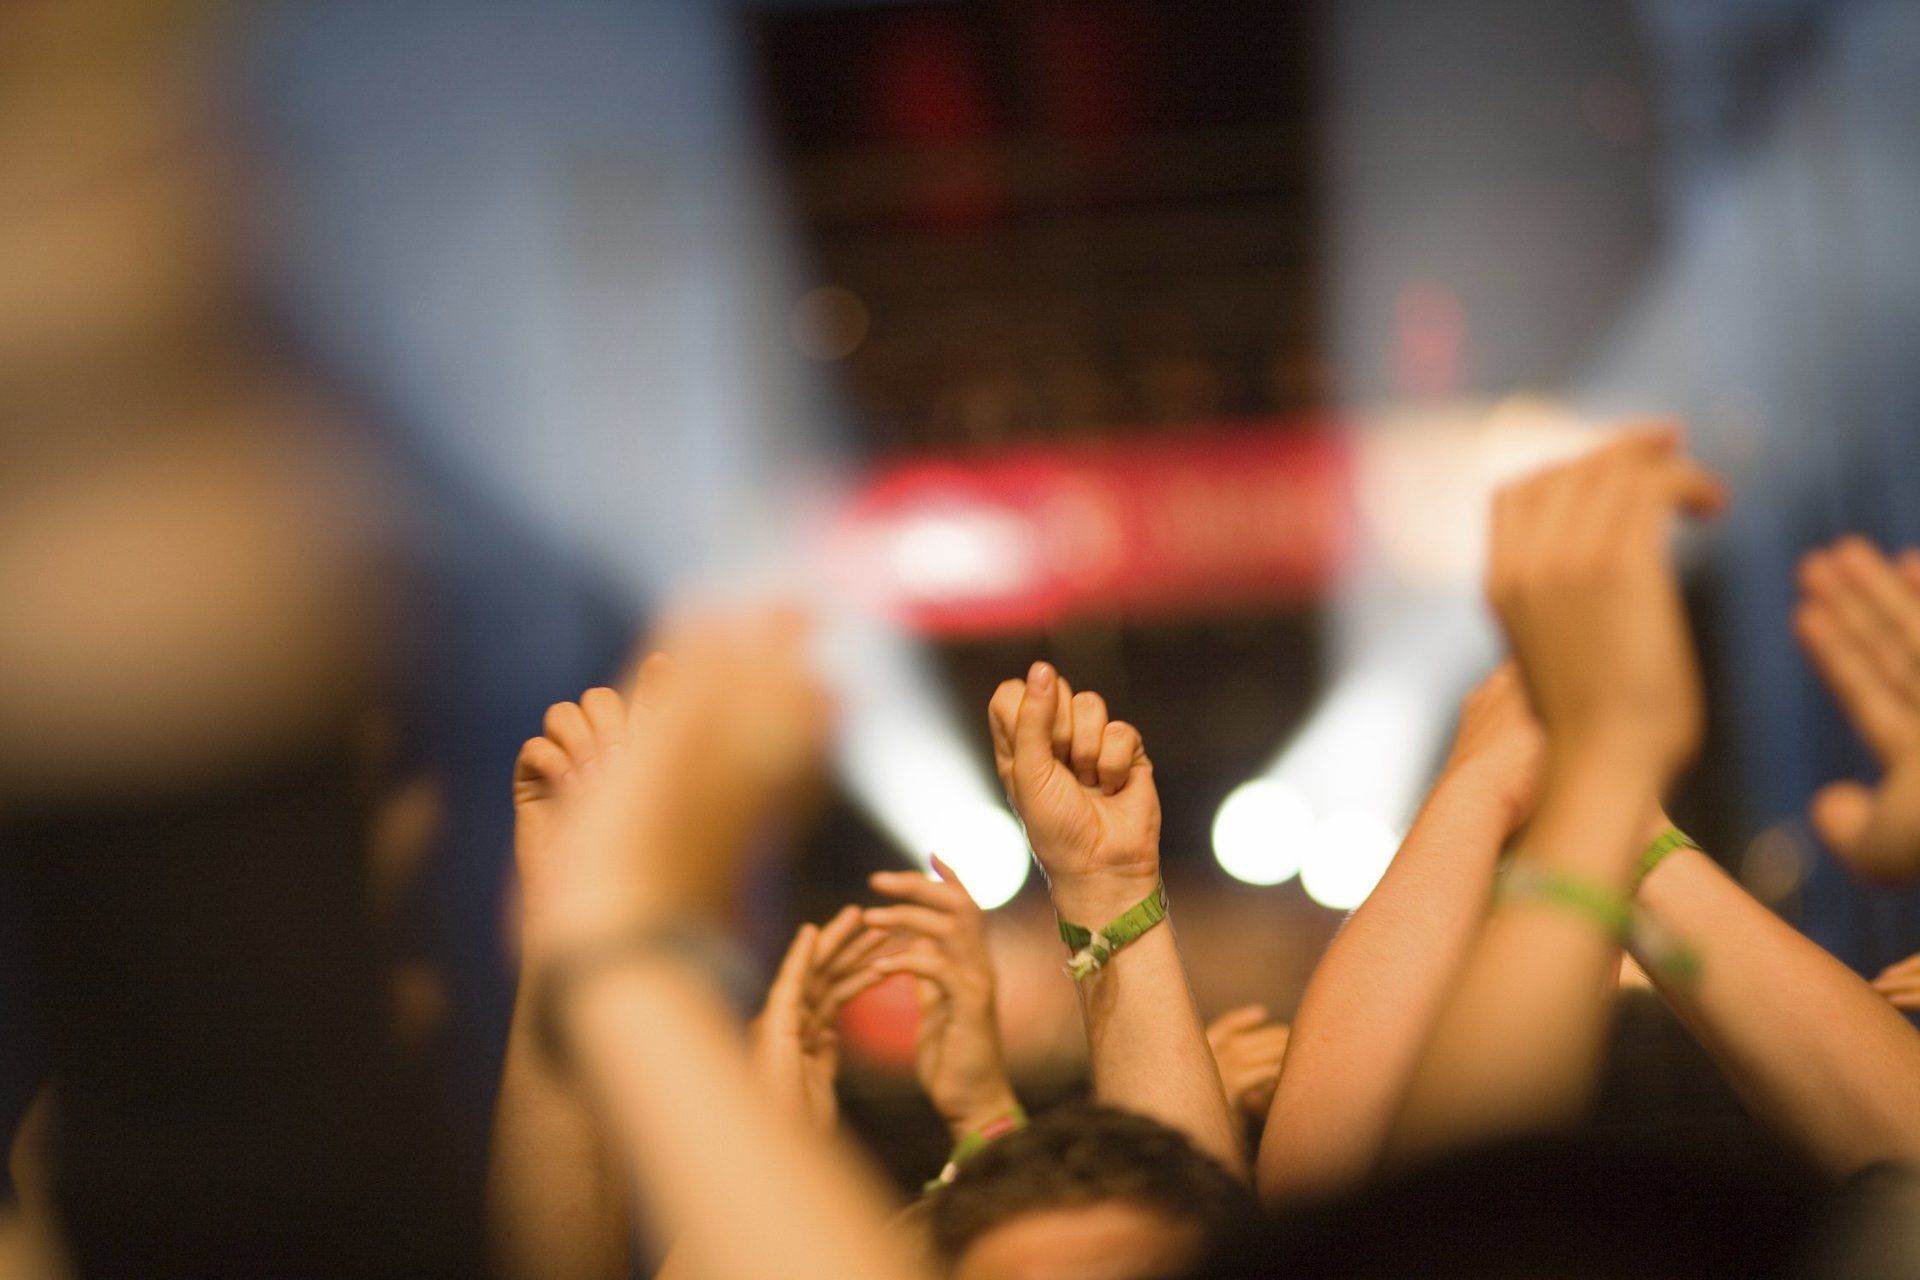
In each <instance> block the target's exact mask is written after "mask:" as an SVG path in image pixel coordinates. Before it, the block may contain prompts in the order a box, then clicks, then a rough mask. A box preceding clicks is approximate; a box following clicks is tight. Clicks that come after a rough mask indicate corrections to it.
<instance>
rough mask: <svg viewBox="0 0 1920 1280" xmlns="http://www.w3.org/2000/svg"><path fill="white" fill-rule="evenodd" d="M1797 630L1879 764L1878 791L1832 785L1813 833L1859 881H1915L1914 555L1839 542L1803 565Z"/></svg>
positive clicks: (1918, 701) (1858, 541)
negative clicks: (1889, 555) (1894, 554)
mask: <svg viewBox="0 0 1920 1280" xmlns="http://www.w3.org/2000/svg"><path fill="white" fill-rule="evenodd" d="M1800 587H1801V593H1802V598H1801V603H1800V607H1799V609H1798V611H1797V612H1796V613H1795V614H1794V619H1793V624H1794V632H1795V634H1797V635H1798V636H1799V638H1800V643H1801V645H1802V646H1803V647H1804V648H1805V649H1806V651H1807V653H1808V655H1809V656H1810V657H1811V658H1812V659H1813V663H1814V666H1815V667H1816V668H1818V669H1819V671H1820V674H1821V676H1822V677H1823V678H1824V679H1825V680H1826V682H1827V685H1828V687H1829V688H1831V689H1832V690H1833V693H1834V696H1835V697H1836V698H1838V699H1839V701H1840V705H1841V707H1842V709H1844V710H1845V711H1846V713H1847V717H1848V719H1850V720H1851V721H1852V722H1853V726H1854V728H1855V729H1857V730H1859V732H1860V736H1861V737H1862V738H1864V739H1866V742H1867V745H1868V746H1869V747H1870V748H1871V749H1872V750H1873V754H1874V755H1875V757H1876V758H1878V760H1879V761H1880V765H1881V768H1882V770H1883V772H1882V773H1881V776H1880V781H1879V783H1878V784H1877V785H1876V786H1872V787H1868V786H1865V785H1863V784H1861V783H1858V782H1836V783H1833V784H1832V785H1830V786H1828V787H1826V788H1825V789H1824V790H1822V791H1821V792H1820V793H1819V795H1817V796H1815V797H1814V802H1813V814H1812V817H1813V825H1814V828H1815V829H1816V830H1817V831H1818V832H1819V833H1820V838H1821V839H1822V840H1823V841H1825V842H1826V844H1827V847H1828V848H1830V849H1832V850H1833V851H1834V852H1835V853H1837V854H1839V855H1840V856H1841V857H1842V858H1844V859H1846V861H1847V864H1848V865H1849V866H1851V867H1852V868H1853V869H1854V870H1855V871H1858V872H1859V873H1860V874H1862V875H1864V876H1868V877H1871V878H1873V879H1877V880H1890V881H1896V882H1898V881H1905V880H1910V879H1913V878H1914V877H1915V876H1920V552H1916V551H1912V550H1907V551H1902V552H1901V553H1900V554H1899V555H1898V556H1897V557H1895V558H1894V559H1892V560H1889V559H1888V558H1887V557H1886V556H1885V555H1884V554H1882V553H1881V552H1880V550H1879V549H1878V548H1876V547H1875V546H1874V545H1873V544H1872V543H1870V542H1868V541H1867V540H1866V539H1864V538H1859V537H1849V538H1842V539H1841V540H1840V541H1839V542H1837V543H1835V544H1834V545H1833V546H1831V547H1827V548H1824V549H1822V550H1819V551H1815V552H1812V553H1810V554H1809V555H1807V557H1806V558H1805V559H1804V560H1802V561H1801V564H1800Z"/></svg>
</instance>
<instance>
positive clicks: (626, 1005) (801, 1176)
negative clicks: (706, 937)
mask: <svg viewBox="0 0 1920 1280" xmlns="http://www.w3.org/2000/svg"><path fill="white" fill-rule="evenodd" d="M569 1022H570V1025H571V1027H572V1029H573V1033H572V1034H573V1039H574V1043H575V1045H576V1046H577V1050H578V1054H579V1058H580V1062H581V1064H582V1069H583V1071H584V1073H585V1078H586V1079H587V1081H588V1082H589V1084H590V1086H591V1088H592V1089H593V1091H594V1094H595V1096H596V1097H598V1098H600V1099H601V1100H602V1102H603V1104H604V1107H605V1112H606V1116H607V1122H608V1128H609V1132H610V1134H611V1136H612V1137H613V1138H614V1139H615V1140H616V1141H617V1143H618V1145H619V1147H620V1148H621V1150H622V1151H623V1152H624V1153H625V1160H626V1167H627V1171H628V1173H629V1175H630V1176H631V1177H632V1178H633V1180H634V1183H635V1185H637V1186H640V1187H642V1188H645V1189H646V1192H647V1194H646V1197H645V1202H646V1204H647V1207H648V1209H649V1211H650V1215H651V1217H652V1218H653V1219H654V1220H655V1223H656V1225H657V1226H658V1227H659V1228H661V1229H662V1230H663V1231H664V1232H667V1233H669V1234H671V1235H672V1237H673V1239H674V1241H675V1244H674V1259H673V1265H674V1266H675V1267H676V1268H684V1270H683V1271H682V1272H681V1274H686V1275H698V1276H702V1277H741V1278H743V1280H744V1278H745V1277H763V1276H773V1277H782V1278H784V1280H836V1278H841V1277H845V1278H847V1280H892V1278H895V1277H903V1276H904V1277H912V1276H914V1275H917V1274H919V1273H918V1272H917V1271H916V1269H915V1261H914V1260H913V1258H912V1257H911V1255H910V1254H908V1253H906V1252H905V1250H904V1249H902V1248H901V1247H900V1246H899V1245H898V1244H897V1243H895V1242H894V1240H893V1238H892V1237H890V1236H889V1234H888V1232H887V1227H886V1222H887V1216H888V1204H887V1201H886V1198H885V1195H884V1193H883V1192H882V1190H881V1189H880V1187H879V1186H878V1185H877V1184H876V1183H875V1182H874V1181H873V1180H872V1179H871V1177H870V1176H869V1175H867V1173H866V1171H865V1170H863V1169H861V1168H860V1167H859V1165H858V1163H857V1162H856V1161H855V1160H854V1159H853V1158H852V1156H851V1155H850V1154H849V1153H847V1152H846V1151H844V1150H843V1149H842V1148H841V1147H840V1146H839V1144H838V1143H837V1142H835V1141H834V1140H833V1139H832V1138H830V1137H822V1136H821V1135H820V1134H819V1133H818V1132H817V1131H816V1130H814V1129H813V1128H812V1127H811V1126H809V1125H807V1124H806V1123H804V1122H803V1121H801V1120H800V1119H799V1118H798V1117H797V1116H795V1115H794V1114H793V1113H792V1112H790V1111H789V1110H787V1109H785V1108H782V1107H780V1106H777V1105H776V1104H775V1103H774V1102H773V1101H772V1100H771V1099H769V1098H768V1097H767V1096H766V1095H765V1094H764V1093H763V1092H762V1091H761V1090H760V1089H759V1088H758V1087H757V1084H756V1081H755V1080H754V1078H753V1076H752V1073H751V1071H750V1069H749V1067H748V1064H747V1060H746V1054H745V1045H744V1041H743V1040H742V1037H741V1033H740V1028H739V1026H738V1025H737V1024H736V1023H735V1022H734V1020H733V1018H732V1016H731V1014H730V1013H729V1011H728V1010H727V1008H726V1006H725V1005H724V1003H723V1002H722V1001H721V1000H720V999H719V998H718V997H717V996H715V995H714V994H713V993H712V991H711V990H710V989H708V988H707V987H706V986H705V985H704V984H703V983H702V982H701V981H700V980H699V979H697V978H693V977H689V976H688V975H686V974H684V973H682V972H681V971H679V970H678V969H677V968H676V967H674V966H673V965H671V964H667V963H647V962H636V963H632V964H627V965H623V966H621V967H620V968H619V969H617V970H609V971H607V972H606V973H605V974H604V975H603V976H601V977H599V978H596V979H594V980H593V981H592V982H591V983H589V984H588V985H586V986H584V987H582V988H581V989H580V991H579V992H578V994H577V996H576V997H575V999H574V1000H573V1001H572V1012H571V1015H570V1017H569Z"/></svg>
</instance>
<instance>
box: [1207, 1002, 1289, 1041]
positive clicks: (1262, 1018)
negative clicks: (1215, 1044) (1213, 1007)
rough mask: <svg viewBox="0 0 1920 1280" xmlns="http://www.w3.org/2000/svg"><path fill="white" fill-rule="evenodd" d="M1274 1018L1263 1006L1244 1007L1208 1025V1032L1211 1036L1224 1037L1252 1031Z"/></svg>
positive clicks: (1230, 1011) (1228, 1011) (1227, 1013)
mask: <svg viewBox="0 0 1920 1280" xmlns="http://www.w3.org/2000/svg"><path fill="white" fill-rule="evenodd" d="M1272 1016H1273V1014H1272V1013H1271V1012H1269V1011H1268V1009H1267V1006H1265V1005H1263V1004H1248V1005H1242V1006H1240V1007H1239V1008H1238V1009H1229V1010H1227V1012H1225V1013H1223V1014H1221V1015H1220V1016H1219V1017H1217V1018H1215V1019H1214V1020H1213V1021H1212V1022H1210V1023H1208V1024H1207V1031H1208V1033H1209V1034H1212V1033H1215V1032H1218V1033H1220V1034H1222V1035H1227V1034H1231V1033H1233V1032H1236V1031H1251V1030H1253V1029H1254V1028H1255V1027H1257V1026H1260V1025H1261V1024H1262V1023H1264V1022H1266V1020H1267V1019H1268V1018H1271V1017H1272Z"/></svg>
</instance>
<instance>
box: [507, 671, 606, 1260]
mask: <svg viewBox="0 0 1920 1280" xmlns="http://www.w3.org/2000/svg"><path fill="white" fill-rule="evenodd" d="M632 723H633V714H632V708H631V707H630V706H629V705H628V703H627V700H626V699H623V698H621V697H620V695H618V694H616V693H615V692H614V691H613V690H611V689H591V690H589V691H588V692H586V693H585V694H582V695H581V698H580V701H579V702H577V703H576V702H563V703H557V704H555V705H554V706H553V707H551V708H549V709H548V711H547V716H546V722H545V724H543V725H542V732H541V735H540V736H539V737H537V738H533V739H530V740H529V741H528V742H527V743H526V744H525V745H524V746H523V747H522V748H521V749H520V757H519V759H518V760H517V761H516V762H515V765H514V779H513V792H514V858H515V862H516V864H517V866H518V869H519V889H520V894H519V900H520V910H521V920H520V963H521V978H520V985H519V991H518V994H517V995H516V998H515V1000H514V1008H513V1021H512V1023H511V1026H510V1028H509V1030H508V1033H507V1051H506V1059H505V1062H504V1064H503V1066H502V1069H501V1075H500V1091H499V1095H498V1097H497V1099H496V1101H495V1103H494V1118H493V1135H492V1145H491V1148H490V1150H489V1152H488V1164H487V1230H488V1236H489V1246H490V1252H491V1254H492V1257H493V1264H494V1267H495V1269H496V1270H497V1271H498V1272H499V1273H500V1274H501V1275H502V1276H504V1277H506V1278H507V1280H536V1278H539V1280H548V1278H551V1280H625V1277H626V1276H627V1274H628V1271H629V1268H630V1266H631V1261H632V1260H631V1252H632V1239H633V1224H632V1221H631V1213H630V1211H629V1209H628V1207H627V1206H628V1197H629V1190H628V1187H627V1183H626V1178H625V1175H624V1174H623V1173H622V1172H621V1171H620V1168H619V1166H618V1164H617V1163H616V1161H615V1159H614V1157H613V1154H612V1152H610V1151H609V1150H608V1149H607V1147H606V1143H605V1142H604V1141H603V1138H602V1135H601V1120H600V1118H599V1117H597V1116H596V1115H594V1113H593V1109H592V1107H591V1105H590V1104H589V1101H588V1099H587V1097H586V1095H585V1094H584V1093H583V1092H582V1091H581V1088H580V1085H579V1083H578V1082H577V1081H572V1080H568V1079H565V1078H563V1077H561V1076H560V1075H558V1074H556V1073H555V1072H554V1071H553V1069H552V1067H551V1065H550V1064H549V1063H548V1062H547V1061H546V1060H545V1057H544V1055H543V1054H542V1052H541V1050H540V1048H539V1045H538V1043H537V1038H536V1035H535V1010H534V1008H533V1001H532V995H533V993H534V992H535V991H537V990H538V989H539V985H540V978H541V974H542V971H543V967H544V965H545V964H546V962H547V957H548V952H549V951H550V949H551V946H550V940H549V938H548V936H547V935H548V933H549V928H550V926H549V922H548V919H547V916H548V914H549V907H548V902H547V898H548V889H549V881H550V880H551V877H552V874H553V866H552V864H553V861H554V858H555V856H556V850H557V848H558V847H559V844H560V842H561V840H562V839H563V837H564V832H565V830H566V828H567V826H568V824H570V823H573V822H576V821H577V820H578V817H579V812H580V809H581V806H582V805H584V804H585V803H586V802H587V801H588V800H589V798H590V797H591V792H592V789H593V786H594V782H595V780H596V779H597V778H599V777H600V776H602V775H601V774H600V773H598V772H595V770H596V769H599V770H604V768H605V758H606V757H607V756H608V754H609V752H610V751H611V749H612V748H613V746H614V745H615V744H616V743H621V744H623V743H625V741H626V740H627V737H628V734H629V731H630V729H631V726H632ZM596 761H597V762H600V763H599V764H598V765H596V763H595V762H596Z"/></svg>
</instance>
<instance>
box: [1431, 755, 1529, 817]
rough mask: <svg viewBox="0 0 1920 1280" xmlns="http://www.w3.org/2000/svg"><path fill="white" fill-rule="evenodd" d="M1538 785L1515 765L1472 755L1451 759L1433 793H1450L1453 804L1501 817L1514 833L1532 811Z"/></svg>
mask: <svg viewBox="0 0 1920 1280" xmlns="http://www.w3.org/2000/svg"><path fill="white" fill-rule="evenodd" d="M1536 786H1537V780H1536V779H1534V778H1532V777H1528V776H1525V775H1523V774H1521V773H1520V772H1519V771H1517V770H1516V769H1514V768H1513V767H1512V766H1507V765H1501V764H1499V763H1496V762H1494V761H1491V760H1486V759H1483V758H1475V757H1469V758H1467V759H1464V760H1454V761H1449V762H1448V763H1447V766H1446V767H1445V768H1444V769H1442V770H1441V771H1440V777H1439V779H1438V780H1437V781H1436V782H1435V783H1434V787H1433V793H1434V794H1435V795H1436V796H1439V795H1444V796H1446V797H1447V803H1448V804H1449V805H1450V806H1454V807H1456V808H1459V807H1467V806H1471V807H1472V808H1473V810H1474V811H1475V812H1480V813H1487V814H1489V815H1492V816H1494V817H1497V818H1498V819H1499V821H1500V823H1501V825H1502V827H1503V828H1504V829H1505V830H1506V832H1507V833H1508V834H1509V835H1511V834H1512V833H1513V832H1515V831H1517V830H1519V828H1520V826H1521V825H1522V824H1523V823H1525V822H1526V820H1527V818H1528V816H1529V815H1530V814H1531V812H1532V809H1533V801H1534V799H1535V789H1536Z"/></svg>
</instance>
